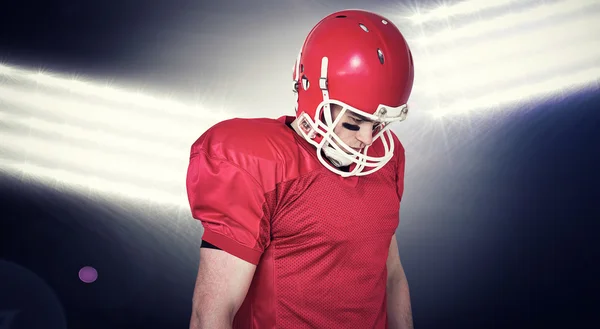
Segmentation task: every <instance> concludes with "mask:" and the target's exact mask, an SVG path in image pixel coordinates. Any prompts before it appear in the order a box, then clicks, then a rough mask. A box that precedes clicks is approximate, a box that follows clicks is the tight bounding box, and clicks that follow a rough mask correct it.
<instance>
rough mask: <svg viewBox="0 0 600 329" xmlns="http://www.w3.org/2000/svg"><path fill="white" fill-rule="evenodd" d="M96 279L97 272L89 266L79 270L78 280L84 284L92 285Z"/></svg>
mask: <svg viewBox="0 0 600 329" xmlns="http://www.w3.org/2000/svg"><path fill="white" fill-rule="evenodd" d="M97 278H98V271H96V269H95V268H93V267H91V266H85V267H82V268H81V270H79V279H80V280H81V281H83V282H85V283H92V282H94V281H96V279H97Z"/></svg>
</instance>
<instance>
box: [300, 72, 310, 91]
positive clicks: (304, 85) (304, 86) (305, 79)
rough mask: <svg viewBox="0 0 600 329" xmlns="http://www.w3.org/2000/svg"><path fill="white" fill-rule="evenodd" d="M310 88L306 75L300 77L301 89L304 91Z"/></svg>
mask: <svg viewBox="0 0 600 329" xmlns="http://www.w3.org/2000/svg"><path fill="white" fill-rule="evenodd" d="M309 87H310V82H309V81H308V78H307V77H306V75H303V76H302V88H304V90H308V88H309Z"/></svg>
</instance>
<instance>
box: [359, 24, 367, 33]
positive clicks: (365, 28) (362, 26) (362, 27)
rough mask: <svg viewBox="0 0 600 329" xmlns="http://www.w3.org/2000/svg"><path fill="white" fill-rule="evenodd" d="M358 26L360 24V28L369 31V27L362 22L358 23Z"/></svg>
mask: <svg viewBox="0 0 600 329" xmlns="http://www.w3.org/2000/svg"><path fill="white" fill-rule="evenodd" d="M358 26H360V28H361V29H363V31H365V32H369V29H368V28H367V27H366V26H364V25H363V24H360V23H359V24H358Z"/></svg>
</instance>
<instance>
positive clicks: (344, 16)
mask: <svg viewBox="0 0 600 329" xmlns="http://www.w3.org/2000/svg"><path fill="white" fill-rule="evenodd" d="M335 18H346V15H337V16H335Z"/></svg>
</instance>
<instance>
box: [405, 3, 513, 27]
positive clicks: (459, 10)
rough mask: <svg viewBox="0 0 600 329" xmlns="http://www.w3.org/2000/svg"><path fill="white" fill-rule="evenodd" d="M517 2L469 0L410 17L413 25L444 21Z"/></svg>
mask: <svg viewBox="0 0 600 329" xmlns="http://www.w3.org/2000/svg"><path fill="white" fill-rule="evenodd" d="M515 2H517V1H516V0H493V1H490V0H470V1H462V2H459V3H457V4H453V5H441V6H439V7H437V8H435V9H432V10H430V11H428V12H426V13H417V14H415V15H413V16H412V17H410V19H411V20H412V21H413V22H414V23H415V24H422V23H425V22H428V21H435V20H441V19H446V18H448V17H450V16H460V15H467V14H472V13H476V12H478V11H482V10H487V9H493V8H498V7H503V6H506V5H510V4H513V3H515Z"/></svg>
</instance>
